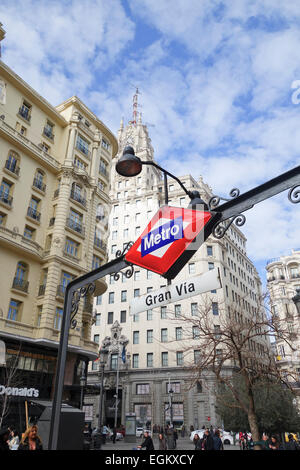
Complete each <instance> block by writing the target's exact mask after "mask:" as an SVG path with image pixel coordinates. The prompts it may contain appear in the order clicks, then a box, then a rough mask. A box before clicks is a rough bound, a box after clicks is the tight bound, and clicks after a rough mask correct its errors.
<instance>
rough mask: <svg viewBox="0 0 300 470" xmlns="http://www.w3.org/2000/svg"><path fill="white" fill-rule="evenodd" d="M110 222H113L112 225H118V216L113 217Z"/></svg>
mask: <svg viewBox="0 0 300 470" xmlns="http://www.w3.org/2000/svg"><path fill="white" fill-rule="evenodd" d="M112 224H113V226H114V227H116V226H118V224H119V218H118V217H114V218H113V223H112Z"/></svg>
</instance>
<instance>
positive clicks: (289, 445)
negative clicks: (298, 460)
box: [285, 434, 300, 450]
mask: <svg viewBox="0 0 300 470" xmlns="http://www.w3.org/2000/svg"><path fill="white" fill-rule="evenodd" d="M288 440H289V441H288V442H287V443H286V445H285V450H300V448H299V444H298V442H296V440H295V439H294V436H293V435H292V434H289V435H288Z"/></svg>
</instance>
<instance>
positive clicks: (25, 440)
mask: <svg viewBox="0 0 300 470" xmlns="http://www.w3.org/2000/svg"><path fill="white" fill-rule="evenodd" d="M0 450H43V444H42V441H41V438H40V437H39V435H38V427H37V426H36V425H33V426H30V427H28V428H27V429H26V431H25V432H24V433H23V434H22V436H20V435H19V433H18V431H17V430H16V429H14V428H12V427H8V428H3V429H1V431H0Z"/></svg>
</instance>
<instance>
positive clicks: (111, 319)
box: [107, 312, 114, 325]
mask: <svg viewBox="0 0 300 470" xmlns="http://www.w3.org/2000/svg"><path fill="white" fill-rule="evenodd" d="M113 322H114V312H108V314H107V324H108V325H112V323H113Z"/></svg>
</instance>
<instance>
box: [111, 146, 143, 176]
mask: <svg viewBox="0 0 300 470" xmlns="http://www.w3.org/2000/svg"><path fill="white" fill-rule="evenodd" d="M116 171H117V173H119V175H121V176H136V175H138V174H139V173H140V172H141V171H142V162H141V159H140V158H139V157H137V156H136V155H135V153H134V149H133V147H130V146H127V147H125V149H124V152H123V155H122V157H121V158H120V160H119V161H118V163H117V164H116Z"/></svg>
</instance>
